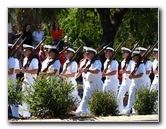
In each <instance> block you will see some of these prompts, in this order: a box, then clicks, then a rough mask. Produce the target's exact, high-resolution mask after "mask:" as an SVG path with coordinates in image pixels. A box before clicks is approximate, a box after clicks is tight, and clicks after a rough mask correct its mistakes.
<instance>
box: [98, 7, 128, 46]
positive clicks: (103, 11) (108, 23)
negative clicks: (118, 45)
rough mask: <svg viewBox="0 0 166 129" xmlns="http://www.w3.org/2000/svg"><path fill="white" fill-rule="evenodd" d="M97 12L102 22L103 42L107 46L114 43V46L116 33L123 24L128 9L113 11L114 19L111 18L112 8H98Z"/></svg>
mask: <svg viewBox="0 0 166 129" xmlns="http://www.w3.org/2000/svg"><path fill="white" fill-rule="evenodd" d="M97 10H98V12H99V15H100V21H101V25H102V28H103V40H104V42H105V43H106V44H108V43H109V42H111V43H112V44H111V46H113V43H114V38H115V35H116V32H117V31H118V28H119V26H120V24H121V23H122V19H123V17H124V14H125V13H126V11H127V10H128V9H127V8H124V9H123V8H121V9H112V11H113V12H112V13H113V15H112V17H110V16H111V9H110V8H97Z"/></svg>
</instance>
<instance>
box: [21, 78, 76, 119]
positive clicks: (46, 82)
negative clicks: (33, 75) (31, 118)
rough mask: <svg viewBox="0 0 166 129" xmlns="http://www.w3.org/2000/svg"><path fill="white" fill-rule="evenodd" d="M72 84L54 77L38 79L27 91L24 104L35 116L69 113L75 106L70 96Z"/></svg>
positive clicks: (53, 115)
mask: <svg viewBox="0 0 166 129" xmlns="http://www.w3.org/2000/svg"><path fill="white" fill-rule="evenodd" d="M72 90H73V88H72V84H71V83H70V84H69V83H67V82H66V81H65V80H61V79H58V78H56V77H54V78H52V79H46V78H44V79H41V78H40V77H38V78H37V79H36V81H35V83H34V84H33V85H31V86H30V88H28V89H27V93H28V95H27V96H26V98H25V100H24V101H25V102H27V103H29V104H30V110H31V112H32V113H33V114H34V115H35V116H52V117H55V116H60V115H65V114H66V113H68V112H69V111H71V110H72V109H73V108H74V107H75V105H74V101H73V99H72V96H71V92H72Z"/></svg>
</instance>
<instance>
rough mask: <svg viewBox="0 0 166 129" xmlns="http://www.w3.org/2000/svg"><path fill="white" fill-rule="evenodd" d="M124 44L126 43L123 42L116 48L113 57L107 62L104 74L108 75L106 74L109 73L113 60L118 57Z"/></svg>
mask: <svg viewBox="0 0 166 129" xmlns="http://www.w3.org/2000/svg"><path fill="white" fill-rule="evenodd" d="M123 43H124V41H122V42H121V43H120V44H119V45H118V47H117V48H116V50H115V52H114V54H113V55H112V57H111V59H110V60H109V61H108V62H107V66H106V68H105V69H104V70H103V73H106V72H107V70H108V67H109V65H110V64H111V62H112V60H113V59H114V58H115V56H116V55H117V53H118V50H119V49H120V48H121V47H122V45H123Z"/></svg>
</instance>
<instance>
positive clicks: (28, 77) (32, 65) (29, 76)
mask: <svg viewBox="0 0 166 129" xmlns="http://www.w3.org/2000/svg"><path fill="white" fill-rule="evenodd" d="M27 60H28V58H27V57H25V58H24V61H23V66H24V65H25V64H26V63H27ZM38 63H39V61H38V60H37V59H36V58H33V59H32V61H31V62H30V65H29V67H27V70H34V69H38ZM36 77H37V74H30V73H24V78H25V79H26V81H28V82H30V83H31V82H33V81H34V79H33V78H36Z"/></svg>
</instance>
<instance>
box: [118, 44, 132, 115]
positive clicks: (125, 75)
mask: <svg viewBox="0 0 166 129" xmlns="http://www.w3.org/2000/svg"><path fill="white" fill-rule="evenodd" d="M121 50H122V56H123V58H124V60H123V61H122V62H121V70H120V72H121V73H122V84H121V86H120V89H119V93H118V97H117V98H118V108H119V113H120V114H122V111H123V107H124V105H123V97H124V95H125V94H126V92H129V86H130V85H131V79H130V78H129V74H130V71H131V66H132V64H133V63H134V61H133V60H130V61H129V62H128V63H127V64H126V59H127V57H128V55H129V53H130V52H131V50H130V49H129V48H126V47H122V48H121ZM125 64H126V65H125ZM123 68H124V69H123Z"/></svg>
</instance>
